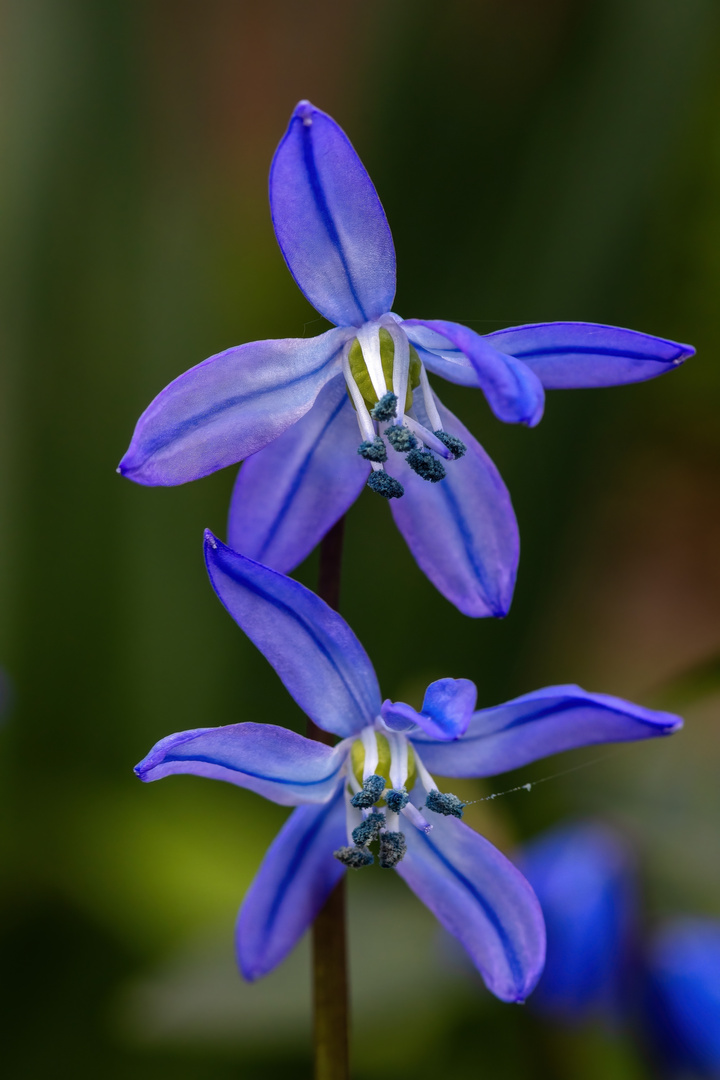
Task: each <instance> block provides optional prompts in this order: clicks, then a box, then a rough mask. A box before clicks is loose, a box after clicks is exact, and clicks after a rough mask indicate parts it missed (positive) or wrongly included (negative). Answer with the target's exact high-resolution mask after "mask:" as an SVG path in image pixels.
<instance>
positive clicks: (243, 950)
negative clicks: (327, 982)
mask: <svg viewBox="0 0 720 1080" xmlns="http://www.w3.org/2000/svg"><path fill="white" fill-rule="evenodd" d="M346 843H347V834H346V830H345V799H344V793H343V787H342V785H341V786H340V787H339V789H338V793H337V795H336V796H335V797H334V798H333V799H332V800H331V801H330V802H328V803H325V804H324V805H323V806H301V807H299V809H297V810H295V811H294V813H293V814H291V815H290V817H289V818H288V820H287V821H286V822H285V825H284V826H283V828H282V829H281V830H280V832H279V833H278V835H277V836H276V838H275V840H274V841H273V843H272V845H271V846H270V848H269V849H268V852H267V855H266V856H265V858H264V859H263V862H262V865H261V867H260V869H259V871H258V873H257V876H256V878H255V880H254V881H253V883H252V885H251V886H250V889H249V890H248V892H247V895H246V896H245V900H244V902H243V905H242V907H241V909H240V915H239V917H238V922H237V930H236V935H235V945H236V950H237V959H238V964H239V966H240V970H241V971H242V973H243V975H244V976H245V978H246V979H249V980H251V981H252V980H254V979H259V978H260V977H261V976H262V975H267V974H268V972H269V971H272V969H273V968H274V967H276V966H277V965H278V964H279V963H280V962H281V961H282V960H284V959H285V957H286V956H287V954H288V953H289V952H290V950H291V949H292V947H293V946H294V945H295V944H296V942H297V941H298V940H299V939H300V938H301V937H302V935H303V934H304V933H305V931H306V930H307V929H308V927H309V926H310V925H311V923H312V922H313V920H314V919H315V916H316V915H317V914H318V912H319V911H320V909H321V908H322V906H323V904H324V903H325V901H326V900H327V898H328V896H329V895H330V893H331V892H332V890H333V888H334V887H335V885H336V884H337V882H338V881H339V880H340V878H341V877H342V875H343V874H344V873H345V868H344V866H343V865H342V864H341V863H340V862H338V860H337V859H335V858H333V851H336V850H337V848H339V847H342V846H343V845H344V844H346Z"/></svg>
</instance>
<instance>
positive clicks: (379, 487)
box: [367, 469, 405, 499]
mask: <svg viewBox="0 0 720 1080" xmlns="http://www.w3.org/2000/svg"><path fill="white" fill-rule="evenodd" d="M367 486H368V487H369V488H370V490H371V491H374V492H375V493H376V494H377V495H382V496H383V498H385V499H399V498H400V497H401V496H402V495H404V494H405V488H404V487H403V486H402V484H401V483H400V481H399V480H396V479H395V477H394V476H388V474H387V473H386V472H381V471H380V470H379V469H378V470H377V471H376V472H371V473H370V476H369V477H368V482H367Z"/></svg>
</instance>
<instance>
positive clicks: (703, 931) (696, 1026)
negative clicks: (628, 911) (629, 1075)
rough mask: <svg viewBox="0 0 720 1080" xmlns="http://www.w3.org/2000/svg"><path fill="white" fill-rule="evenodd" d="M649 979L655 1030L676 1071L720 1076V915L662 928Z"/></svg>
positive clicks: (666, 1059)
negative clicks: (718, 918)
mask: <svg viewBox="0 0 720 1080" xmlns="http://www.w3.org/2000/svg"><path fill="white" fill-rule="evenodd" d="M648 983H649V1013H650V1025H651V1034H652V1036H653V1040H654V1042H655V1044H656V1046H657V1047H658V1049H659V1050H660V1054H661V1058H662V1060H663V1062H664V1063H665V1065H666V1066H667V1067H668V1069H669V1071H670V1072H671V1074H672V1075H687V1074H688V1073H689V1074H690V1075H695V1076H707V1077H720V920H717V919H712V920H711V919H689V918H685V919H676V920H674V921H672V922H669V923H667V924H666V925H665V926H664V927H662V928H661V929H660V931H659V933H658V934H657V935H656V937H655V939H654V941H653V942H652V944H651V949H650V952H649V957H648Z"/></svg>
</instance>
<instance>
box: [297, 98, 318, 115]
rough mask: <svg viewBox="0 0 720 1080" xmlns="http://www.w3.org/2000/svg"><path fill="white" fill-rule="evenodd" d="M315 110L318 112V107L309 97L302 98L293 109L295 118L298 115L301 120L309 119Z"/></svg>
mask: <svg viewBox="0 0 720 1080" xmlns="http://www.w3.org/2000/svg"><path fill="white" fill-rule="evenodd" d="M314 112H317V109H316V108H315V106H314V105H313V103H312V102H311V101H308V99H307V98H301V100H300V101H298V103H297V105H296V106H295V108H294V109H293V119H294V118H295V117H296V116H297V117H299V118H300V120H308V119H309V118H310V116H311V115H312V113H314Z"/></svg>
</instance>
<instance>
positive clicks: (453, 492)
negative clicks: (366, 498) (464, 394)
mask: <svg viewBox="0 0 720 1080" xmlns="http://www.w3.org/2000/svg"><path fill="white" fill-rule="evenodd" d="M437 406H438V409H439V411H440V417H441V419H442V422H443V426H444V427H446V428H447V430H448V431H449V432H450V433H451V434H452V435H457V436H459V438H461V439H462V441H463V442H464V443H465V445H466V446H467V453H466V455H465V457H463V458H461V459H460V460H459V461H450V462H448V464H447V473H446V476H445V479H444V480H441V481H440V483H438V484H430V483H428V482H427V481H426V480H422V479H421V478H420V477H419V476H418V475H417V474H416V473H414V472H413V471H412V470H411V469H410V468H409V466H408V465H407V464H406V463H405V459H404V458H403V457H402V455H400V454H396V453H395V451H394V450H390V452H389V456H390V461H389V471H390V472H391V473H392V475H393V476H395V477H397V479H398V480H399V481H400V482H401V483H402V485H403V487H404V488H405V494H404V496H403V497H402V498H401V499H393V500H392V502H391V504H390V508H391V510H392V514H393V517H394V518H395V523H396V525H397V527H398V528H399V529H400V532H401V533H402V534H403V536H404V537H405V540H406V541H407V545H408V547H409V548H410V551H411V552H412V554H413V556H414V558H415V561H416V562H417V564H418V566H419V567H420V569H421V570H422V571H423V572H424V573H425V574H427V576H428V577H429V578H430V580H431V581H432V583H433V585H434V586H435V588H436V589H438V590H439V591H440V592H441V593H442V594H443V596H445V597H447V599H448V600H449V601H450V603H451V604H454V605H455V607H456V608H458V610H459V611H462V613H463V614H464V615H470V616H472V617H473V618H483V617H484V616H487V615H494V616H497V617H501V616H503V615H507V612H508V610H509V608H510V602H511V600H512V594H513V589H514V587H515V575H516V573H517V563H518V555H519V550H520V541H519V537H518V529H517V522H516V520H515V514H514V512H513V508H512V503H511V502H510V495H509V493H508V490H507V488H506V487H505V484H504V483H503V481H502V477H501V476H500V474H499V472H498V471H497V469H496V468H495V466H494V465H493V463H492V461H491V460H490V458H489V457H488V455H487V454H486V453H485V451H484V450H483V448H482V446H480V443H479V442H478V441H477V439H475V438H474V436H472V435H471V434H470V432H469V431H468V430H467V428H465V427H464V426H463V425H462V424H461V423H460V421H459V420H458V419H457V418H456V417H455V416H453V414H452V413H451V412H450V411H449V409H446V408H445V407H444V406H443V405H441V404H440V402H439V401H438V402H437Z"/></svg>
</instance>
